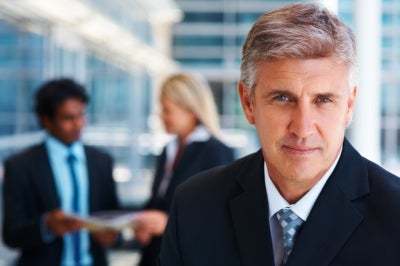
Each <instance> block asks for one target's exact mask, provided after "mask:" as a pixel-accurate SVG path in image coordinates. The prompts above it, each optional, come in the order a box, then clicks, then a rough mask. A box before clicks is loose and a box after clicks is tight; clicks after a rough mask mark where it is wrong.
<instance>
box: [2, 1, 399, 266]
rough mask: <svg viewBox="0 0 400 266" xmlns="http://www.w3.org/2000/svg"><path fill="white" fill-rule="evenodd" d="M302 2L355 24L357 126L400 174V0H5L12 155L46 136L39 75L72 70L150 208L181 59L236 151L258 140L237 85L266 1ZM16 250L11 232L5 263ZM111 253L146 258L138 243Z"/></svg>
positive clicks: (370, 153) (126, 185)
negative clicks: (172, 78) (205, 88)
mask: <svg viewBox="0 0 400 266" xmlns="http://www.w3.org/2000/svg"><path fill="white" fill-rule="evenodd" d="M293 2H321V3H323V4H325V5H327V6H328V7H329V8H330V9H332V10H333V11H334V12H337V13H338V14H339V16H340V17H342V18H343V19H344V20H345V21H346V22H347V24H348V25H350V26H351V27H352V29H353V30H354V31H355V33H356V37H357V39H358V46H359V47H358V49H359V63H360V73H359V74H360V75H359V76H360V77H359V79H360V82H359V98H358V102H357V109H356V114H355V118H354V120H353V123H352V124H351V126H350V127H349V129H348V132H347V134H348V138H349V139H350V140H351V142H352V143H353V144H354V145H355V146H356V147H357V148H358V149H359V151H360V152H361V153H362V154H363V155H364V156H366V157H367V158H369V159H371V160H373V161H375V162H377V163H379V164H381V165H383V166H384V167H385V168H387V169H389V170H391V171H393V172H395V173H397V174H399V173H400V170H399V169H400V75H399V71H400V0H368V1H362V0H354V1H352V0H325V1H323V0H320V1H287V0H277V1H272V0H257V1H255V0H176V1H173V0H113V1H108V0H0V161H1V162H3V160H4V159H5V158H6V157H7V156H9V155H11V154H13V153H15V152H17V151H19V150H21V149H22V148H24V147H26V146H28V145H31V144H32V143H35V142H38V141H40V140H41V138H42V137H43V132H42V131H41V130H40V128H39V126H38V123H37V121H36V118H35V114H34V113H33V110H32V109H33V106H32V104H33V95H34V93H35V90H36V89H37V87H38V86H39V85H40V84H41V83H42V82H43V81H44V80H47V79H49V78H54V77H60V76H67V77H72V78H74V79H76V80H78V81H79V82H80V83H82V84H83V85H84V86H85V87H86V88H87V89H88V91H89V94H90V97H91V100H90V103H89V106H88V110H87V117H88V126H87V127H86V129H85V131H84V136H83V139H84V141H85V142H86V143H88V144H91V145H95V146H98V147H100V148H103V149H105V150H107V151H108V152H110V153H111V154H112V155H113V156H114V159H115V163H116V165H115V175H114V177H115V179H116V181H117V184H118V193H119V197H120V200H121V202H122V203H123V204H124V205H125V206H128V207H133V208H136V207H137V208H140V206H142V205H143V204H144V203H145V202H146V199H147V197H148V196H149V193H150V190H149V189H150V185H151V182H152V176H153V168H154V165H155V163H154V157H155V156H156V155H157V154H158V153H159V152H161V148H162V147H163V145H164V143H165V142H166V141H167V140H168V139H169V136H168V135H166V134H164V133H163V131H162V127H161V123H160V121H159V119H158V106H157V89H158V85H159V84H160V82H161V81H162V80H163V78H164V77H165V76H166V75H168V74H170V73H171V72H173V71H175V70H178V69H184V70H189V71H197V72H200V73H202V74H203V75H204V76H205V77H206V78H207V80H208V81H209V83H210V85H211V87H212V89H213V93H214V96H215V98H216V101H217V105H218V109H219V110H218V111H219V114H220V117H221V123H222V127H223V130H224V140H225V142H226V143H227V144H229V145H230V146H232V147H234V149H235V151H236V156H237V157H241V156H243V155H245V154H248V153H250V152H253V151H256V150H257V149H259V144H258V141H257V138H256V134H255V130H254V129H253V128H252V127H250V126H249V125H248V124H247V121H246V120H245V118H244V116H243V114H242V110H241V106H240V102H239V99H238V95H237V93H236V86H237V80H238V78H239V69H240V57H241V46H242V44H243V42H244V39H245V37H246V34H247V32H248V30H249V28H250V26H251V25H252V23H254V21H255V20H256V19H257V18H258V17H259V16H260V15H261V14H262V13H264V12H266V11H269V10H271V9H275V8H278V7H281V6H283V5H285V4H289V3H293ZM1 180H2V169H1V166H0V184H1ZM115 254H119V255H118V256H115ZM124 254H127V255H126V256H127V257H124V256H125V255H124ZM14 256H15V253H14V251H12V250H8V249H6V248H5V247H3V246H1V244H0V266H2V265H5V266H8V265H10V262H11V261H12V259H13V257H14ZM110 256H112V258H113V259H112V261H113V265H121V266H124V265H135V262H134V261H135V257H132V252H127V253H123V254H122V253H112V254H110ZM135 256H136V254H135ZM121 258H123V259H121Z"/></svg>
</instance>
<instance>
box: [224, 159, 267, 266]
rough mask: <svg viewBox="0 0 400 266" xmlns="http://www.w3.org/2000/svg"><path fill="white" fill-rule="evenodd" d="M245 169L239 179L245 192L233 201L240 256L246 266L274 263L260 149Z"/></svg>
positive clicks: (233, 217)
mask: <svg viewBox="0 0 400 266" xmlns="http://www.w3.org/2000/svg"><path fill="white" fill-rule="evenodd" d="M254 157H255V158H254ZM242 169H243V170H242V172H241V173H239V174H238V175H237V176H238V177H237V180H238V183H239V185H240V186H241V188H242V189H243V192H242V193H241V194H239V195H238V196H237V197H235V198H233V199H231V201H230V210H231V215H232V220H233V225H234V230H235V235H236V239H237V244H238V247H239V253H240V257H241V260H242V263H243V265H244V266H256V265H260V266H261V265H263V266H268V265H271V266H273V265H274V256H273V250H272V242H271V233H270V230H269V222H268V211H267V210H268V203H267V197H266V192H265V183H264V178H263V176H264V175H263V157H262V153H261V151H259V152H258V153H256V154H255V155H254V156H252V157H250V159H248V160H247V161H246V162H245V163H244V165H243V166H242Z"/></svg>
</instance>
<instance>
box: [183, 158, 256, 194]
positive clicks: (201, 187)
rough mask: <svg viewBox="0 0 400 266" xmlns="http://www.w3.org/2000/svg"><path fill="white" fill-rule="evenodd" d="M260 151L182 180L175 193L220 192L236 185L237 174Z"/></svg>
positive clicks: (247, 166)
mask: <svg viewBox="0 0 400 266" xmlns="http://www.w3.org/2000/svg"><path fill="white" fill-rule="evenodd" d="M260 153H261V152H260V151H259V152H256V153H253V154H250V155H247V156H245V157H243V158H240V159H237V160H235V161H233V162H231V163H229V164H225V165H221V166H217V167H214V168H212V169H209V170H206V171H203V172H200V173H198V174H196V175H194V176H192V177H191V178H189V179H188V180H186V181H185V182H183V183H182V184H181V185H180V186H179V187H178V188H177V191H176V194H198V193H201V194H203V193H213V192H216V193H218V192H221V193H222V191H224V190H229V189H230V188H232V187H236V186H237V184H236V183H237V181H236V180H237V179H236V178H237V176H239V175H242V174H243V172H245V171H246V169H249V165H251V164H254V162H255V161H257V158H259V157H260V156H261V155H260ZM205 195H207V194H205Z"/></svg>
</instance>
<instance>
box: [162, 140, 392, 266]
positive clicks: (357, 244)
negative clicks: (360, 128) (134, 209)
mask: <svg viewBox="0 0 400 266" xmlns="http://www.w3.org/2000/svg"><path fill="white" fill-rule="evenodd" d="M268 217H269V215H268V202H267V196H266V189H265V182H264V172H263V156H262V153H261V151H259V152H257V153H255V154H252V155H249V156H247V157H244V158H242V159H240V160H237V161H235V162H234V163H232V164H230V165H228V166H225V167H219V168H217V169H214V170H211V171H207V172H204V173H202V174H199V175H197V176H196V177H192V178H191V179H190V180H189V181H188V182H185V183H184V184H183V185H182V186H180V187H179V188H178V189H177V190H176V195H175V199H174V201H173V203H172V209H171V213H170V218H169V222H168V226H167V229H166V232H165V234H164V238H163V243H162V248H161V255H160V265H162V266H180V265H185V266H196V265H198V266H203V265H207V266H216V265H218V266H222V265H223V266H225V265H226V266H228V265H229V266H239V265H241V266H261V265H262V266H273V265H274V259H273V250H272V242H271V236H270V235H271V234H270V229H269V228H270V227H269V219H268ZM399 225H400V179H399V178H398V177H397V176H395V175H392V174H390V173H389V172H387V171H385V170H384V169H382V168H381V167H379V166H378V165H376V164H374V163H372V162H370V161H368V160H367V159H365V158H363V157H361V156H360V154H359V153H358V152H357V151H356V150H355V149H354V148H353V147H352V146H351V145H350V144H349V143H348V142H347V141H345V142H344V147H343V152H342V155H341V157H340V159H339V162H338V164H337V166H336V168H335V170H334V172H333V173H332V175H331V177H330V178H329V179H328V181H327V183H326V185H325V187H324V188H323V190H322V192H321V194H320V195H319V197H318V199H317V201H316V202H315V205H314V207H313V208H312V210H311V213H310V215H309V217H308V219H307V221H306V222H305V223H304V225H303V227H302V229H301V230H300V232H299V233H298V236H297V239H296V242H295V245H294V248H293V250H292V253H291V255H290V256H289V259H288V261H287V264H286V265H287V266H294V265H296V266H299V265H300V266H303V265H307V266H313V265H315V266H324V265H349V266H355V265H357V266H358V265H363V266H364V265H377V266H380V265H385V266H392V265H393V266H394V265H400V226H399Z"/></svg>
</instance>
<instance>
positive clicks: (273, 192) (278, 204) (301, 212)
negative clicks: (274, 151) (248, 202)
mask: <svg viewBox="0 0 400 266" xmlns="http://www.w3.org/2000/svg"><path fill="white" fill-rule="evenodd" d="M341 153H342V151H340V152H339V155H338V156H337V158H336V159H335V161H334V162H333V164H332V165H331V167H330V168H329V169H328V171H327V172H326V173H325V174H324V175H323V176H322V178H321V179H320V180H319V181H318V182H317V183H316V184H315V185H314V186H313V187H312V188H311V190H309V191H308V192H307V193H306V194H305V195H304V196H303V197H302V198H301V199H300V200H298V201H297V202H296V203H295V204H289V203H288V202H287V201H286V200H285V199H284V198H283V197H282V195H281V194H280V193H279V191H278V189H277V188H276V186H275V185H274V183H273V182H272V180H271V178H270V176H269V173H268V168H267V165H266V163H265V162H264V176H265V187H266V190H267V197H268V205H269V206H268V207H269V218H271V217H272V216H273V215H275V213H277V212H278V211H279V210H281V209H283V208H290V209H291V210H292V211H293V212H294V213H296V214H297V216H299V217H300V218H301V219H303V221H306V220H307V218H308V215H309V214H310V212H311V209H312V207H313V206H314V203H315V201H316V200H317V198H318V196H319V194H320V193H321V191H322V188H323V187H324V185H325V183H326V181H328V178H329V177H330V175H331V174H332V172H333V170H334V169H335V167H336V164H337V162H338V160H339V158H340V155H341Z"/></svg>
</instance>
